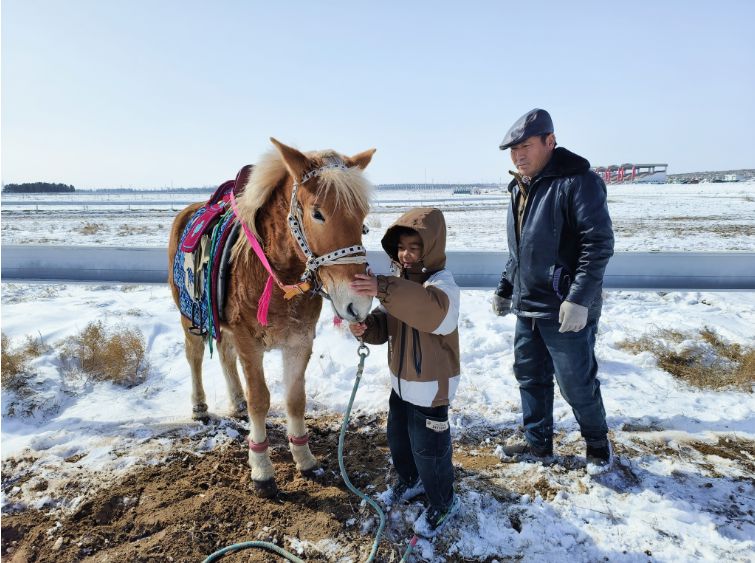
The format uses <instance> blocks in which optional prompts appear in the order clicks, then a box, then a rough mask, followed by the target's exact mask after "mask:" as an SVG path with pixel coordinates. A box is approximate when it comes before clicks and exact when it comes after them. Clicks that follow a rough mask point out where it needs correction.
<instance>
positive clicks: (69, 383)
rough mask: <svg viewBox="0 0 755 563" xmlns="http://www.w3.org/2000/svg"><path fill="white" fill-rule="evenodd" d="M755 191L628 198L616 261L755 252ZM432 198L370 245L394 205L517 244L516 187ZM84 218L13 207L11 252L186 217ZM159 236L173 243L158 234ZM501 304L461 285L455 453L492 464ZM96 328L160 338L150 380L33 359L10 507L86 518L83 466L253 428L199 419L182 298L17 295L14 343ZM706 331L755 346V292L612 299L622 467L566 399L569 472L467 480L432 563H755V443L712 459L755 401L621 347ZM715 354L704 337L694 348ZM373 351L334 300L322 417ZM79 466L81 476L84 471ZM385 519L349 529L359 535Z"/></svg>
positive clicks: (6, 426) (455, 241)
mask: <svg viewBox="0 0 755 563" xmlns="http://www.w3.org/2000/svg"><path fill="white" fill-rule="evenodd" d="M753 187H755V186H753V184H731V185H722V184H716V185H703V184H699V185H695V186H670V185H669V186H621V187H611V188H609V205H610V207H611V212H612V216H613V218H614V222H615V223H616V225H617V233H618V236H617V250H749V251H753V250H755V193H753ZM659 194H662V196H663V197H657V196H659ZM404 196H406V197H404ZM131 197H133V196H131ZM420 198H428V196H427V194H420V195H418V194H396V193H395V192H386V193H383V194H377V197H376V199H377V200H378V202H382V203H380V207H379V208H378V209H379V211H378V212H375V213H373V214H372V215H371V216H370V217H369V218H368V221H367V223H368V225H371V228H372V230H371V232H370V234H369V235H368V236H367V240H366V246H368V247H369V248H376V247H378V246H379V242H378V241H379V237H380V236H381V234H382V232H383V231H384V230H385V228H386V227H387V226H388V225H389V224H390V222H391V221H392V220H393V219H394V218H395V217H397V216H398V214H399V213H400V210H398V209H393V208H392V206H395V207H400V206H404V205H407V204H408V205H414V204H432V205H439V206H441V207H444V208H445V209H446V210H447V211H446V217H447V222H448V224H449V230H450V236H449V249H455V250H459V249H466V248H470V247H471V246H474V248H476V249H484V250H503V249H505V241H504V237H503V236H502V232H503V227H504V220H505V219H504V214H503V209H504V199H503V198H502V197H501V196H500V195H498V196H496V195H492V196H489V197H488V196H483V197H479V198H478V200H479V201H477V202H474V203H475V205H477V206H478V207H479V208H478V209H475V210H474V212H473V213H471V212H470V211H469V209H468V208H467V207H465V206H464V203H463V199H462V198H460V197H458V196H456V197H451V196H450V195H449V196H448V197H445V198H441V199H438V198H436V199H434V200H432V201H430V200H429V199H420ZM4 199H5V196H4ZM459 201H461V203H459ZM69 213H71V210H70V209H68V210H67V211H66V210H65V209H62V208H61V209H50V208H47V207H45V208H43V207H40V211H39V213H37V212H33V213H32V212H31V211H22V210H19V209H16V208H15V207H9V208H6V207H5V204H4V207H3V211H2V215H3V224H2V235H3V244H8V243H19V242H39V241H40V240H41V239H42V238H46V239H49V240H50V241H52V243H63V242H65V243H66V244H114V245H124V244H129V245H132V244H133V245H135V246H145V245H147V246H148V245H153V246H164V244H165V240H166V238H167V229H168V228H169V225H170V220H171V218H172V216H173V214H174V212H173V211H170V206H169V204H168V205H167V206H164V209H162V210H154V209H148V210H146V211H144V212H143V214H141V213H142V212H141V211H140V212H139V213H140V214H139V215H138V216H137V218H133V217H131V216H129V215H128V214H126V213H125V209H124V208H123V207H121V208H120V210H112V213H113V214H114V215H112V216H110V215H105V216H102V215H100V214H99V212H97V214H93V212H92V210H91V209H90V210H89V211H88V212H87V213H83V212H79V211H77V213H79V216H78V218H76V219H74V220H73V222H70V220H71V215H67V214H69ZM129 217H131V218H129ZM64 220H66V221H69V222H67V223H64V222H63V221H64ZM76 221H81V222H82V223H83V222H98V223H102V224H103V225H105V227H106V228H105V232H104V234H102V235H101V236H100V238H92V237H93V236H97V235H91V236H90V235H83V234H77V233H76V232H75V230H76V224H77V223H76ZM129 221H131V222H132V227H134V228H139V227H149V228H144V229H142V230H141V231H139V232H137V233H136V234H132V235H128V237H127V238H126V239H124V238H123V237H125V236H126V235H118V234H117V233H118V225H120V224H126V223H128V222H129ZM157 224H160V225H161V228H162V231H159V230H155V229H154V228H153V227H155V226H156V225H157ZM732 226H738V227H739V228H740V229H741V233H742V234H741V235H737V236H733V235H732V234H731V231H730V230H727V229H729V228H730V227H732ZM502 245H503V246H502ZM489 298H490V292H489V291H483V290H463V291H462V303H461V313H460V322H459V331H460V341H461V351H462V357H461V361H462V382H461V385H460V387H459V391H458V395H457V398H456V401H455V404H454V405H453V408H452V412H451V427H452V434H453V437H454V440H455V443H456V444H459V443H461V442H462V441H464V443H465V444H468V443H470V442H473V443H476V445H475V446H474V447H472V448H469V447H466V446H465V447H464V448H461V447H458V448H457V453H458V452H460V451H461V450H462V449H463V450H464V453H465V455H472V456H474V455H477V456H489V457H493V458H494V457H495V456H496V454H495V452H496V447H497V446H498V445H499V444H501V443H503V442H504V441H505V439H507V438H508V437H510V436H511V435H512V434H514V433H515V432H517V428H518V426H519V424H520V423H521V407H520V401H519V392H518V387H517V385H516V381H515V379H514V376H513V371H512V363H513V338H514V324H515V323H514V319H513V318H512V317H503V318H500V317H496V316H495V315H494V314H493V313H492V311H491V307H490V303H489ZM95 320H100V321H103V322H104V323H105V324H107V325H116V324H123V325H125V326H128V327H131V328H138V329H140V330H141V331H142V333H143V334H144V337H145V340H146V343H147V354H148V358H149V362H150V366H151V367H150V372H149V376H148V378H147V381H146V382H145V383H143V384H141V385H139V386H136V387H133V388H131V389H127V390H126V389H123V388H120V387H116V386H114V385H112V384H108V383H93V382H90V381H86V380H84V379H76V378H74V379H71V378H70V377H65V376H64V375H63V370H62V369H61V365H60V362H59V360H58V358H57V356H56V353H55V351H54V350H51V351H48V352H46V353H44V354H43V355H42V356H40V357H39V358H37V359H35V360H34V361H33V363H32V368H33V371H34V374H35V379H34V385H35V392H36V393H35V394H36V397H37V398H36V402H35V403H29V402H28V401H24V400H23V399H22V398H20V397H18V396H16V395H15V393H13V392H4V393H3V395H2V415H3V416H2V457H3V460H7V459H9V458H10V457H15V458H18V459H21V461H20V462H19V465H18V466H17V467H16V469H15V470H16V471H19V472H28V471H29V470H31V469H33V470H34V475H35V477H33V478H32V479H29V480H27V481H25V482H23V483H18V484H17V485H16V487H15V488H13V489H10V490H8V491H7V492H6V493H4V494H3V497H2V504H3V507H4V509H7V508H11V507H21V506H33V507H50V506H62V507H64V508H65V507H67V508H70V507H74V506H76V504H77V503H78V502H80V500H81V499H79V498H75V497H74V498H67V497H66V498H65V499H64V500H61V498H60V497H59V496H55V494H54V493H55V491H56V490H58V489H57V488H56V484H59V483H61V482H62V481H64V480H66V479H69V478H71V477H72V476H74V475H80V474H81V473H82V472H85V473H87V474H89V475H93V476H94V475H107V476H108V477H109V478H112V476H114V475H118V474H123V473H124V472H126V471H129V470H131V469H132V468H133V467H135V466H137V465H138V464H140V463H145V460H146V463H159V462H160V460H161V459H163V458H164V456H165V455H166V452H167V451H168V449H169V448H175V447H177V446H178V447H182V444H183V443H184V441H185V440H186V439H187V438H189V437H194V438H195V440H194V441H193V442H192V449H191V450H189V449H187V450H186V455H201V452H202V451H210V450H212V449H213V448H215V447H217V446H218V444H220V443H222V442H225V441H229V442H230V441H232V440H234V439H235V438H236V437H237V436H238V434H239V432H238V430H239V427H238V423H232V422H228V421H221V422H220V429H221V431H220V432H218V433H217V434H216V435H210V434H208V433H207V432H206V427H204V426H203V425H201V424H199V423H195V422H192V421H191V419H190V415H191V408H190V399H189V397H190V387H191V386H190V380H189V377H188V366H187V364H186V360H185V357H184V350H183V337H182V333H181V329H180V325H179V323H178V313H177V312H176V310H175V306H174V304H173V301H172V299H171V296H170V292H169V290H168V288H167V287H165V286H159V285H87V284H25V283H4V284H2V330H3V333H4V334H6V335H8V336H10V337H11V338H12V340H13V341H14V342H16V343H19V342H21V341H23V339H24V338H25V337H27V336H32V337H34V338H40V339H42V340H43V341H44V342H46V343H48V344H55V343H57V342H60V341H61V340H63V339H64V338H66V337H68V336H71V335H73V334H75V333H77V332H79V331H80V330H81V329H82V328H84V327H85V326H86V325H87V324H88V323H89V322H91V321H95ZM706 326H708V327H711V328H713V329H715V330H716V332H717V333H718V334H719V335H720V336H721V337H722V338H723V339H725V340H727V341H731V342H734V343H739V344H742V345H747V346H753V345H755V329H753V327H755V292H722V293H714V292H679V293H664V292H631V291H609V292H606V293H605V305H604V310H603V316H602V318H601V324H600V329H599V333H598V338H597V344H596V355H597V357H598V361H599V367H600V371H599V378H600V380H601V390H602V394H603V399H604V403H605V407H606V412H607V415H608V425H609V428H610V429H611V437H612V440H613V443H614V445H615V446H616V447H617V449H619V451H620V452H621V454H620V455H619V457H618V459H617V462H616V464H615V467H613V468H612V469H611V470H610V471H608V472H606V473H602V474H590V472H588V471H586V470H585V468H584V466H583V465H581V466H580V462H579V460H580V459H583V458H581V456H583V454H584V450H583V442H582V440H581V437H580V435H579V429H578V426H577V424H576V422H575V420H574V416H573V414H572V412H571V409H570V408H569V406H568V405H567V404H566V403H565V401H564V400H563V399H562V398H561V396H560V395H559V394H558V392H557V393H556V399H555V403H554V420H555V424H556V432H557V451H556V454H557V456H558V460H559V463H557V464H555V465H553V466H547V467H546V466H542V465H538V464H528V463H519V464H500V471H498V472H497V473H495V472H494V474H493V476H492V477H490V478H489V479H488V480H487V481H485V486H482V485H481V484H480V483H482V481H479V482H478V481H474V479H473V478H472V477H469V478H465V479H460V481H459V482H458V487H459V489H458V493H459V495H460V497H461V500H462V507H461V510H460V513H459V515H458V516H457V518H456V519H455V520H454V521H453V524H450V525H449V529H448V531H446V532H444V536H447V537H450V540H449V542H450V543H446V544H444V545H446V546H447V548H446V550H445V551H442V552H441V551H439V550H438V549H439V548H438V545H437V544H435V543H432V542H429V541H427V540H420V542H419V543H418V544H417V547H416V550H417V551H418V553H420V554H421V555H422V556H423V557H424V558H425V559H427V560H433V561H442V560H443V559H444V558H446V557H452V556H454V555H462V554H463V555H464V556H465V557H466V558H468V559H479V560H486V559H487V560H493V559H494V558H502V559H506V558H521V559H523V560H526V561H566V560H568V561H574V562H576V561H597V560H604V559H606V558H607V559H608V560H611V561H647V560H648V559H650V558H652V559H657V560H661V561H678V560H708V561H710V560H719V561H748V560H751V559H752V553H753V552H754V551H755V521H754V520H753V511H755V485H754V484H753V474H752V472H751V471H750V470H748V469H747V468H748V467H749V468H751V467H753V464H754V463H755V459H753V458H752V456H751V454H750V453H748V451H745V450H741V452H740V453H741V459H739V460H737V459H731V458H730V457H724V456H720V455H716V454H715V453H711V452H707V453H706V451H701V448H700V444H709V445H711V447H713V446H715V445H716V444H719V443H721V442H722V441H723V443H731V444H736V443H739V442H741V441H747V442H748V443H749V444H752V443H753V441H755V394H754V393H749V392H744V391H737V390H731V389H728V390H721V391H710V390H701V389H697V388H694V387H691V386H689V385H687V384H685V383H683V382H680V381H679V380H677V379H675V378H674V377H672V376H671V375H670V374H668V373H666V372H664V371H662V370H661V369H659V368H658V367H657V365H656V362H655V359H654V358H653V357H652V355H651V354H649V353H647V352H644V353H641V354H633V353H631V352H629V351H626V350H624V349H622V348H621V346H620V344H621V343H622V342H623V341H625V340H627V339H629V338H636V337H639V336H642V335H645V334H648V333H654V332H655V331H657V330H658V329H674V330H676V331H680V332H682V333H685V334H688V335H689V336H690V337H692V336H693V335H694V334H697V333H698V332H699V331H700V330H701V329H702V328H704V327H706ZM699 345H700V343H699V340H694V339H692V340H688V341H685V342H682V343H681V344H679V346H686V347H689V346H699ZM371 348H372V353H371V354H370V356H369V357H368V358H367V360H366V364H365V370H364V375H363V378H362V382H361V385H360V388H359V392H358V394H357V397H356V403H355V406H354V415H360V414H364V415H374V414H376V413H385V412H386V410H387V399H388V396H389V393H390V381H389V378H388V374H387V367H386V353H387V351H386V347H385V346H377V347H375V346H373V347H371ZM356 349H357V343H356V342H355V341H354V339H353V338H352V337H351V336H350V335H349V334H348V333H347V331H346V329H345V327H338V326H336V325H334V324H333V322H332V312H331V311H330V310H328V309H327V307H324V309H323V313H322V315H321V318H320V319H319V322H318V326H317V338H316V339H315V342H314V353H313V355H312V359H311V361H310V363H309V366H308V368H307V373H306V379H307V406H308V411H309V414H311V415H316V414H317V413H320V412H322V413H326V412H335V413H343V412H344V411H345V409H346V406H347V402H348V399H349V396H350V393H351V389H352V385H353V381H354V371H355V367H356V364H357V361H358V356H357V353H356ZM281 366H282V363H281V357H280V354H279V353H276V352H273V353H270V354H268V355H267V357H266V359H265V370H266V372H267V373H268V374H270V377H269V379H268V383H269V387H270V392H271V400H272V411H273V414H275V415H282V414H283V413H284V404H283V386H282V382H281V379H280V375H279V374H280V373H281ZM204 373H205V377H204V384H205V391H206V393H207V402H208V404H209V407H210V410H211V411H213V412H215V413H220V414H222V413H225V412H227V411H228V409H229V407H230V405H229V404H228V402H227V399H226V386H225V381H224V378H223V376H222V373H221V371H220V366H219V362H218V361H217V358H213V359H210V358H209V354H207V355H206V356H205V363H204ZM24 408H26V409H27V410H24ZM11 412H14V413H15V414H11ZM196 439H199V446H198V447H197V446H196V443H197V441H196ZM727 440H728V442H727ZM711 451H714V450H711ZM715 451H717V450H715ZM750 451H752V448H750ZM71 458H75V459H76V463H75V464H72V463H69V462H66V460H70V459H71ZM744 462H747V463H744ZM6 478H7V476H6ZM42 479H44V480H47V481H48V483H49V486H48V487H47V488H46V490H45V491H44V492H40V491H39V490H38V488H37V487H35V484H36V483H38V482H39V481H40V480H42ZM486 487H487V488H486ZM515 490H519V491H520V492H519V493H515V492H514V491H515ZM522 490H524V491H525V492H521V491H522ZM548 491H550V492H548ZM378 493H379V491H372V494H373V495H377V494H378ZM419 508H420V507H419V506H418V505H416V504H411V505H409V506H408V507H407V508H406V511H405V513H404V514H403V515H402V516H401V517H402V518H405V519H411V518H413V517H416V516H417V515H418V514H419ZM392 517H395V515H392ZM367 520H368V519H365V520H364V521H358V520H355V521H353V522H352V524H351V525H353V526H357V527H358V528H359V529H361V528H362V527H363V526H365V525H367V524H368V523H369V522H367ZM373 524H374V522H373ZM308 546H310V547H315V548H316V549H317V550H318V551H320V552H323V553H328V552H334V551H335V550H336V549H337V546H336V544H335V542H330V543H329V542H327V541H325V542H321V544H318V545H316V546H315V545H314V544H311V545H310V544H308V543H307V542H306V541H301V542H299V543H297V544H296V546H295V547H296V548H297V549H303V550H304V551H305V552H306V551H307V549H308Z"/></svg>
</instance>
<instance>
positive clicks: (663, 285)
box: [0, 245, 755, 290]
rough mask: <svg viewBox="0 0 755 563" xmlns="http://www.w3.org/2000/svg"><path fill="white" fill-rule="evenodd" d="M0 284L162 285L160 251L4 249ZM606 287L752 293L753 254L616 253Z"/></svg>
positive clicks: (486, 277) (459, 279) (488, 268)
mask: <svg viewBox="0 0 755 563" xmlns="http://www.w3.org/2000/svg"><path fill="white" fill-rule="evenodd" d="M447 256H448V262H447V266H448V268H449V269H450V270H451V271H452V272H453V274H454V277H455V278H456V283H458V284H459V285H460V286H461V287H468V288H476V287H479V288H490V287H494V286H495V285H497V284H498V280H499V278H500V276H501V271H502V270H503V269H504V267H505V265H506V260H507V256H508V255H507V254H506V253H505V252H479V251H470V252H463V251H450V252H448V253H447ZM367 258H368V260H369V262H370V266H371V268H372V269H373V271H375V272H377V273H385V272H387V271H388V270H389V263H388V259H387V257H386V255H385V253H384V252H383V251H382V250H380V251H378V250H371V251H368V253H367ZM0 273H1V275H2V281H4V282H5V281H13V280H30V281H31V280H41V281H42V280H43V281H76V282H123V283H164V282H165V281H166V280H167V275H168V253H167V250H166V249H164V248H125V247H106V246H69V247H62V246H36V245H3V246H2V270H1V271H0ZM604 287H606V288H610V289H653V290H755V252H618V253H616V254H615V255H614V257H613V258H611V261H610V262H609V264H608V268H607V270H606V275H605V279H604Z"/></svg>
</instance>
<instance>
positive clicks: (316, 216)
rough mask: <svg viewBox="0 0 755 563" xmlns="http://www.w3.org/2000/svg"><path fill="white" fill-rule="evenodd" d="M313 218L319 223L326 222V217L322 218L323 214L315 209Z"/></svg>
mask: <svg viewBox="0 0 755 563" xmlns="http://www.w3.org/2000/svg"><path fill="white" fill-rule="evenodd" d="M312 218H313V219H314V220H315V221H319V222H320V223H324V222H325V217H323V216H322V213H320V210H319V209H315V210H313V211H312Z"/></svg>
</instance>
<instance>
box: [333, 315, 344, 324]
mask: <svg viewBox="0 0 755 563" xmlns="http://www.w3.org/2000/svg"><path fill="white" fill-rule="evenodd" d="M342 322H343V319H342V318H341V317H339V316H338V315H335V316H334V317H333V325H334V326H341V323H342Z"/></svg>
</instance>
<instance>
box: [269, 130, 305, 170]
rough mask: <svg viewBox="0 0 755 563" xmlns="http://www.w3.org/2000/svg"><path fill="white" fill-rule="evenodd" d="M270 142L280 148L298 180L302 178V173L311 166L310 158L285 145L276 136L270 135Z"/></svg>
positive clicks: (287, 165) (288, 166)
mask: <svg viewBox="0 0 755 563" xmlns="http://www.w3.org/2000/svg"><path fill="white" fill-rule="evenodd" d="M270 142H271V143H273V144H274V145H275V148H276V149H278V152H279V153H280V155H281V159H283V164H285V165H286V168H287V169H288V172H289V174H291V176H293V177H294V178H295V179H297V180H299V179H301V177H302V175H303V174H304V173H305V172H306V171H307V170H308V169H309V168H310V162H309V159H308V158H307V157H306V156H304V154H302V153H301V152H299V151H297V150H296V149H295V148H292V147H289V146H288V145H284V144H283V143H281V142H280V141H279V140H278V139H276V138H274V137H270Z"/></svg>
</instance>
